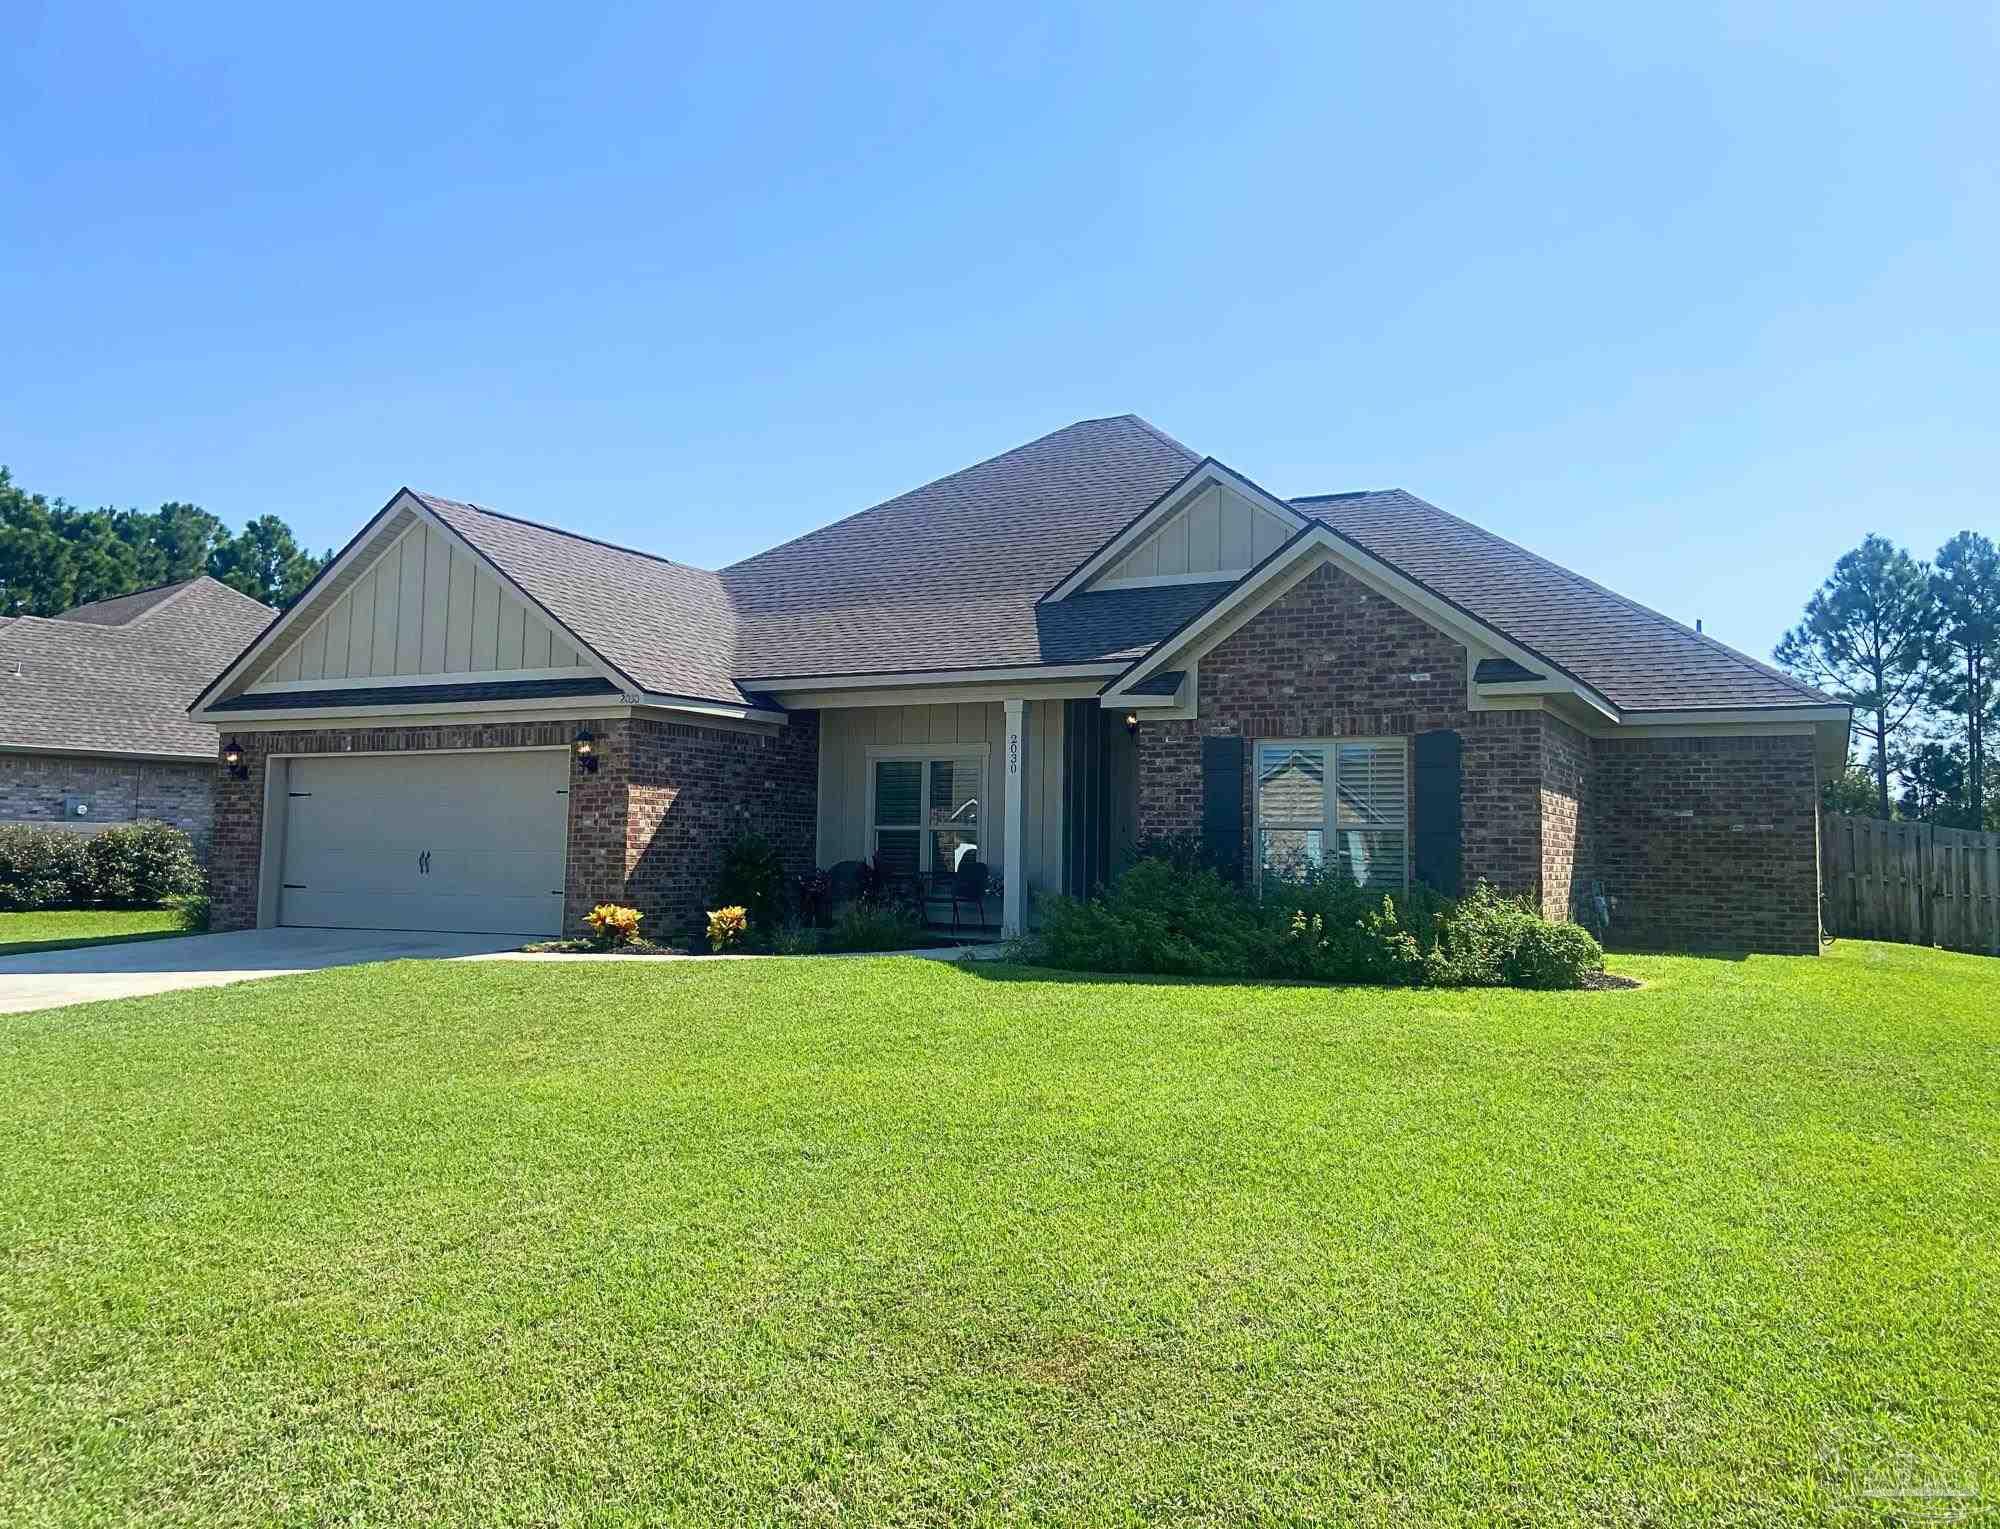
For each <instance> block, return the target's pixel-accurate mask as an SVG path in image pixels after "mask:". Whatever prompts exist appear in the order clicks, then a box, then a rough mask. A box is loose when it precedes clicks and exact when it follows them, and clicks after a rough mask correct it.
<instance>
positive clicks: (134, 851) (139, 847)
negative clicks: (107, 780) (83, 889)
mask: <svg viewBox="0 0 2000 1529" xmlns="http://www.w3.org/2000/svg"><path fill="white" fill-rule="evenodd" d="M85 852H86V855H87V857H88V860H89V865H90V896H91V898H92V900H93V901H96V902H100V903H121V904H125V905H127V906H132V907H147V908H151V907H156V906H158V905H159V904H161V903H164V902H165V901H166V900H167V899H168V898H170V897H190V896H192V895H194V894H195V893H197V892H199V891H201V889H202V875H201V862H200V861H198V860H196V859H195V857H194V842H193V841H192V840H191V839H189V838H188V836H187V835H186V834H184V833H182V832H181V831H180V830H179V829H178V828H175V827H173V826H172V825H171V824H167V823H133V824H129V825H121V826H119V827H117V828H107V829H105V830H104V831H103V832H102V833H99V834H93V835H92V836H91V837H90V839H89V840H88V841H87V843H86V850H85Z"/></svg>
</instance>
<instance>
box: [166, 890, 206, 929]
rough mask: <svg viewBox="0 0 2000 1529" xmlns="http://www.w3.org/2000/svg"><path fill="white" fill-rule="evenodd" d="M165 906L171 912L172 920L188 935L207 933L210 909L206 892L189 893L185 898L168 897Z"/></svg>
mask: <svg viewBox="0 0 2000 1529" xmlns="http://www.w3.org/2000/svg"><path fill="white" fill-rule="evenodd" d="M167 906H168V907H169V908H171V909H172V910H173V914H174V918H175V919H176V920H177V921H178V922H179V924H180V926H181V928H183V929H185V930H186V931H187V932H188V933H189V934H206V933H208V924H209V919H210V916H211V913H212V909H211V908H210V905H209V900H208V894H207V893H206V892H190V893H188V895H187V896H185V897H169V898H168V899H167Z"/></svg>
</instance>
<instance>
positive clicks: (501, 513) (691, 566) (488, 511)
mask: <svg viewBox="0 0 2000 1529" xmlns="http://www.w3.org/2000/svg"><path fill="white" fill-rule="evenodd" d="M410 492H411V493H413V494H415V495H416V496H417V497H418V498H419V499H422V500H425V501H427V502H428V501H433V500H435V501H437V502H438V503H442V504H459V505H463V506H465V508H466V509H468V510H473V511H476V512H477V513H479V514H481V515H490V516H492V517H493V518H494V519H495V520H505V521H508V522H510V523H511V524H513V525H517V526H527V527H529V528H530V529H532V530H536V531H546V532H548V533H549V534H550V535H551V536H560V537H563V538H565V539H566V540H568V541H573V542H587V543H589V544H590V545H591V546H593V547H602V548H604V549H605V550H606V551H608V552H623V553H627V554H629V555H630V556H632V557H643V558H647V559H649V560H651V561H652V562H655V563H665V564H666V565H667V566H668V567H669V568H680V569H684V570H686V571H687V572H689V573H706V574H711V575H716V576H720V573H721V570H720V569H716V568H703V567H702V566H701V565H700V564H698V563H683V562H681V561H680V560H679V559H678V558H671V557H668V556H667V555H666V554H665V553H664V552H648V551H647V550H646V549H645V548H643V547H628V546H626V545H625V544H624V543H622V542H608V541H606V540H605V539H604V538H603V537H601V536H586V535H584V534H583V532H581V531H571V530H567V529H565V528H564V527H562V526H552V525H550V524H549V523H548V522H547V521H545V520H530V519H529V518H528V517H527V516H525V515H510V514H508V513H507V512H506V511H505V510H496V509H494V508H493V507H492V506H490V505H484V504H474V503H473V502H472V501H471V500H470V499H447V498H445V496H444V495H442V494H427V493H425V492H424V491H423V490H422V489H411V490H410Z"/></svg>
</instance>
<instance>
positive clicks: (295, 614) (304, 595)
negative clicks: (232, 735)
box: [188, 488, 641, 715]
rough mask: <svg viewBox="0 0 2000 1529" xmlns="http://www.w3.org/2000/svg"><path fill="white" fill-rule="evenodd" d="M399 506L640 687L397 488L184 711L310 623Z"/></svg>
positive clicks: (622, 681)
mask: <svg viewBox="0 0 2000 1529" xmlns="http://www.w3.org/2000/svg"><path fill="white" fill-rule="evenodd" d="M399 510H408V511H409V512H410V513H411V514H413V515H415V516H416V517H417V519H418V520H419V521H420V522H422V523H424V524H426V525H430V526H433V527H435V528H436V529H437V531H438V533H439V534H440V535H442V536H444V537H445V538H446V539H447V540H448V541H450V542H451V544H452V545H453V546H455V547H462V548H463V549H464V550H465V551H466V552H467V553H469V554H470V555H471V556H473V557H474V558H477V559H478V560H479V562H480V563H481V564H483V565H484V566H485V567H486V569H487V570H488V571H489V572H490V573H491V574H492V575H493V576H494V578H496V579H498V580H499V581H500V583H501V585H502V587H503V588H506V589H509V590H512V591H513V592H514V593H515V594H516V595H518V596H519V597H520V598H521V599H522V600H523V601H524V602H525V603H526V604H528V605H529V606H531V607H533V608H534V609H535V610H537V611H539V612H541V614H542V616H543V618H544V619H546V620H547V621H548V622H549V623H550V624H551V625H553V626H554V627H555V628H556V630H558V631H560V632H563V633H565V634H567V635H568V637H569V639H570V640H571V641H572V642H574V643H575V644H576V649H577V652H579V653H581V654H584V655H586V656H587V657H588V659H589V660H591V661H590V662H589V663H586V664H584V665H581V666H579V667H582V668H586V669H589V670H591V671H592V672H594V673H596V674H597V675H598V677H599V678H601V679H607V680H610V681H611V682H612V683H613V684H615V685H617V686H619V687H620V688H621V689H625V690H638V689H640V688H641V687H640V685H639V682H638V681H637V680H635V679H633V678H632V677H631V676H630V675H629V674H627V673H625V671H624V670H622V669H620V668H619V667H618V666H617V665H616V664H614V663H612V662H611V660H610V659H608V658H606V657H605V656H604V655H603V654H602V653H600V652H598V651H597V649H596V648H594V647H592V646H591V645H590V644H589V643H588V642H586V641H585V640H584V639H583V638H582V637H580V636H578V635H577V633H576V631H575V630H574V629H573V628H572V627H571V626H570V625H569V624H568V623H567V622H565V621H564V620H563V619H562V618H561V617H560V616H558V615H556V613H555V612H554V611H552V610H550V609H549V608H548V607H547V606H546V605H544V604H542V602H541V601H539V600H537V599H536V598H535V597H534V596H533V595H531V594H530V593H528V591H527V590H525V589H523V588H522V587H521V586H520V584H518V583H517V582H516V581H515V580H514V578H513V577H512V576H511V575H510V574H508V572H507V571H506V570H505V569H503V568H502V567H501V566H500V565H499V564H498V563H496V562H494V561H493V559H492V558H490V557H488V556H487V555H486V554H485V553H484V552H483V551H481V550H480V549H479V548H478V547H476V546H474V545H473V544H472V543H471V542H470V541H468V540H466V538H465V537H464V536H462V535H460V534H459V532H458V531H457V530H455V529H454V528H453V527H452V526H451V524H450V523H449V522H447V521H446V520H445V519H444V517H443V516H441V515H439V514H438V513H437V512H436V511H434V510H433V509H431V507H430V506H429V505H427V504H425V503H424V502H423V500H422V499H420V498H418V497H417V495H416V494H414V493H412V492H411V491H410V490H409V489H408V488H399V489H397V490H396V492H395V493H393V494H391V495H390V496H389V502H388V503H387V504H385V505H383V506H382V508H381V509H379V510H377V511H376V512H375V513H374V514H373V515H372V516H370V517H369V520H368V523H367V524H366V525H364V526H363V527H362V528H361V529H360V530H359V531H357V532H356V533H355V534H354V537H353V539H352V540H350V541H349V542H348V544H347V545H346V546H345V547H342V548H341V549H340V551H339V553H338V554H336V555H335V557H334V558H333V560H332V561H331V562H329V563H328V564H327V565H326V566H325V567H324V568H322V569H320V571H319V572H318V573H316V574H314V575H313V578H312V582H311V583H309V584H307V585H306V587H305V589H304V590H303V591H302V592H301V593H300V595H299V598H298V599H296V600H294V601H293V602H292V604H291V607H290V608H289V609H287V610H284V611H281V612H279V614H278V615H277V617H276V618H275V619H274V620H273V621H272V622H271V624H270V625H269V626H267V627H265V628H264V630H263V631H262V632H260V633H259V634H258V635H257V636H256V637H255V638H253V639H252V640H251V643H250V646H249V647H247V648H245V649H244V650H243V651H242V652H241V653H240V654H238V655H237V657H236V661H235V662H234V663H232V664H231V665H230V666H229V667H228V668H227V669H225V670H223V671H222V673H221V674H220V675H218V676H217V677H216V678H215V679H214V680H211V681H210V682H209V684H208V686H207V688H205V689H204V690H203V691H202V693H201V694H200V695H198V696H196V697H195V699H194V702H193V704H192V705H190V706H189V707H188V712H189V714H190V715H199V712H198V710H197V709H198V708H199V707H201V706H202V705H203V704H204V703H205V702H206V701H207V700H208V698H209V697H210V696H211V695H214V694H216V693H217V692H218V691H227V690H228V688H229V687H230V686H231V685H233V684H234V683H235V682H236V680H237V679H238V678H240V677H241V675H242V673H243V671H244V670H245V669H246V668H248V667H249V665H250V664H251V663H253V662H254V661H255V660H256V659H257V658H259V657H260V656H262V655H263V654H264V653H267V652H269V651H270V649H271V648H272V647H273V645H274V644H275V643H276V642H277V641H278V639H279V638H281V637H283V636H285V635H286V634H287V633H289V632H292V631H294V630H296V629H298V628H300V627H302V626H307V625H310V624H311V622H312V621H313V620H316V619H318V617H317V613H316V611H315V612H313V614H310V615H309V614H308V612H309V611H312V609H313V607H314V604H315V602H314V599H313V592H314V590H316V589H318V588H319V586H320V584H321V582H322V581H323V580H326V579H327V578H329V577H330V576H331V575H332V574H333V573H334V572H335V571H336V570H338V569H340V568H343V567H352V566H353V565H354V564H355V563H357V562H359V561H361V559H362V558H363V557H364V556H365V555H366V554H367V553H368V551H369V549H370V548H371V547H373V545H374V543H375V541H376V540H377V539H378V538H379V536H380V535H381V531H382V528H383V526H384V525H386V524H387V522H388V521H389V519H390V517H392V516H393V515H394V514H395V513H396V512H397V511H399ZM406 534H408V533H407V532H405V533H400V535H406ZM400 535H399V539H400Z"/></svg>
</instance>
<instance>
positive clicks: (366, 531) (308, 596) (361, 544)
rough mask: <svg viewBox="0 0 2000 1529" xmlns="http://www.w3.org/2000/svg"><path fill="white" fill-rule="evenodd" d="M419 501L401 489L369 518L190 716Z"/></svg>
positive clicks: (293, 624) (196, 700) (207, 688)
mask: <svg viewBox="0 0 2000 1529" xmlns="http://www.w3.org/2000/svg"><path fill="white" fill-rule="evenodd" d="M415 497H416V496H415V495H413V494H411V493H410V491H409V490H408V489H407V488H399V489H397V490H396V492H395V493H393V494H391V495H390V496H389V499H388V502H387V503H386V504H384V505H383V506H382V508H381V509H379V510H377V511H376V512H375V513H374V514H373V515H371V516H369V517H368V519H367V521H366V522H365V523H364V524H363V525H362V527H361V529H360V530H359V531H356V532H355V533H354V535H353V536H351V537H349V538H348V541H347V545H346V546H344V547H342V548H341V549H340V551H338V552H336V553H335V554H334V555H333V556H332V557H331V558H329V559H328V560H327V561H326V563H325V564H324V565H323V566H322V567H321V568H320V571H319V572H318V573H316V574H314V575H313V576H312V578H310V579H309V580H307V581H306V587H305V588H304V589H302V590H300V591H299V597H298V599H296V600H294V601H293V602H292V603H291V605H290V606H289V607H287V608H286V609H284V610H281V611H279V612H278V614H277V615H275V616H273V617H272V618H271V619H270V621H269V622H268V623H267V624H266V625H265V627H264V630H263V631H261V632H259V633H258V634H257V635H256V636H255V637H253V638H251V639H250V641H249V643H248V644H246V645H245V647H244V649H243V651H242V652H241V653H239V654H237V655H236V657H235V658H234V659H233V660H232V661H231V662H230V663H229V664H228V666H227V667H225V668H224V669H223V671H222V672H221V673H220V674H218V675H216V677H215V678H214V679H212V680H210V681H209V682H208V684H207V685H205V686H204V687H203V688H202V692H201V694H200V695H198V696H196V697H195V698H194V700H193V701H191V702H190V703H189V704H188V712H189V713H190V714H191V715H198V714H199V709H200V707H201V705H202V703H203V702H205V701H207V700H208V698H209V697H210V696H212V695H214V694H215V693H216V692H217V691H219V690H225V689H227V688H228V687H229V686H230V685H233V684H234V683H235V682H236V679H237V677H238V676H239V675H240V674H242V672H243V670H244V669H245V668H246V667H248V666H249V664H250V662H251V661H252V660H253V659H255V658H257V657H258V656H260V655H261V654H262V653H263V652H264V651H265V650H266V649H268V648H269V647H270V646H271V644H272V642H273V641H274V640H275V639H276V638H278V637H279V636H281V635H283V634H284V633H286V632H288V631H290V630H292V629H293V628H294V627H296V626H299V625H300V624H301V623H302V621H303V620H304V617H303V613H304V612H305V610H306V609H307V607H308V606H310V605H312V603H313V594H314V592H315V591H316V590H318V588H319V587H320V585H321V584H323V583H325V582H326V581H327V580H328V579H329V578H331V577H332V576H333V574H334V572H335V570H337V569H339V568H342V567H346V566H351V565H352V564H353V562H354V561H355V557H356V554H357V553H359V552H360V551H361V550H362V549H363V548H365V547H366V546H367V545H369V544H370V543H372V542H373V540H374V539H375V535H376V533H377V531H378V530H379V529H380V528H381V526H382V524H383V522H385V521H386V520H388V518H389V517H390V516H391V515H392V514H394V513H395V511H396V507H397V505H398V504H400V503H401V501H403V500H404V499H409V500H410V501H411V502H412V504H414V503H415ZM315 619H316V618H315Z"/></svg>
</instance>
